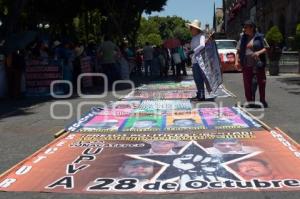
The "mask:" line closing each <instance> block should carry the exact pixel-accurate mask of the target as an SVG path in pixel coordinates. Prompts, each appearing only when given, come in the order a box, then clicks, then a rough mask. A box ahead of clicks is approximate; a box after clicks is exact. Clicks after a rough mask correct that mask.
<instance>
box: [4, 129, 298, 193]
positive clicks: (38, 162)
mask: <svg viewBox="0 0 300 199" xmlns="http://www.w3.org/2000/svg"><path fill="white" fill-rule="evenodd" d="M299 153H300V151H299V145H298V144H297V143H295V142H294V141H293V140H291V139H289V138H288V137H287V136H285V134H283V133H282V132H279V131H272V132H269V131H265V130H263V131H250V130H237V131H234V132H226V131H222V130H219V131H218V132H210V133H205V132H195V133H194V134H193V133H191V134H182V133H181V132H180V131H179V132H174V133H170V134H153V133H144V134H131V133H128V134H126V132H125V133H124V134H82V133H78V134H69V135H67V136H65V137H61V138H59V139H57V140H56V141H55V142H53V143H51V144H49V145H48V146H47V147H45V148H44V149H43V150H41V151H39V153H37V154H35V155H34V156H30V157H28V158H26V159H25V160H24V161H23V162H22V163H20V164H17V166H15V167H14V168H12V169H11V170H10V171H9V172H7V173H5V174H4V175H2V176H1V177H0V191H5V192H10V191H13V192H19V191H22V192H23V191H31V192H56V193H70V194H76V193H80V194H86V193H92V194H107V193H110V194H114V193H122V194H126V193H136V194H147V193H185V192H186V191H188V192H192V193H198V192H199V193H203V192H220V188H222V191H223V192H240V191H255V192H257V191H300V180H299V179H300V173H299V172H298V171H299V170H300V158H299ZM278 162H280V164H278ZM28 182H30V183H28Z"/></svg>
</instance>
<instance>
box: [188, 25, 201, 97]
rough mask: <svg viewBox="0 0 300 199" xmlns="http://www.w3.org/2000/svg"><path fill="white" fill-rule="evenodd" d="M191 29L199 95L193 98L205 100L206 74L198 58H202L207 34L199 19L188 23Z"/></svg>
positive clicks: (194, 71)
mask: <svg viewBox="0 0 300 199" xmlns="http://www.w3.org/2000/svg"><path fill="white" fill-rule="evenodd" d="M186 25H187V26H188V27H189V28H190V31H191V34H192V36H193V38H192V41H191V52H189V54H191V55H192V65H193V66H192V70H193V76H194V81H195V84H196V86H197V96H196V97H194V98H192V99H191V100H192V101H205V90H204V89H205V88H204V80H205V74H204V72H203V71H202V69H201V68H200V66H199V64H198V60H199V59H200V56H201V55H200V51H201V50H202V49H204V48H205V36H204V34H203V31H202V30H201V23H200V21H198V20H194V21H193V22H192V23H188V24H186Z"/></svg>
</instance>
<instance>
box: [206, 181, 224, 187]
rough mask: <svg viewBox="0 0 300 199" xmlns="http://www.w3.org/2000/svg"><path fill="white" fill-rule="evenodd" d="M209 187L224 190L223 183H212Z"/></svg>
mask: <svg viewBox="0 0 300 199" xmlns="http://www.w3.org/2000/svg"><path fill="white" fill-rule="evenodd" d="M209 186H210V187H211V188H223V186H222V183H221V182H211V183H209Z"/></svg>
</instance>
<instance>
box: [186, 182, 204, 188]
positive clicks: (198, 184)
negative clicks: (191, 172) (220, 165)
mask: <svg viewBox="0 0 300 199" xmlns="http://www.w3.org/2000/svg"><path fill="white" fill-rule="evenodd" d="M207 185H208V183H207V182H205V181H200V180H193V181H189V182H187V183H186V187H187V188H190V189H202V188H205V187H207Z"/></svg>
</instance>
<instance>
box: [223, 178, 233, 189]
mask: <svg viewBox="0 0 300 199" xmlns="http://www.w3.org/2000/svg"><path fill="white" fill-rule="evenodd" d="M224 183H225V185H226V187H227V188H235V186H234V185H233V181H230V180H227V181H225V182H224Z"/></svg>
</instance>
